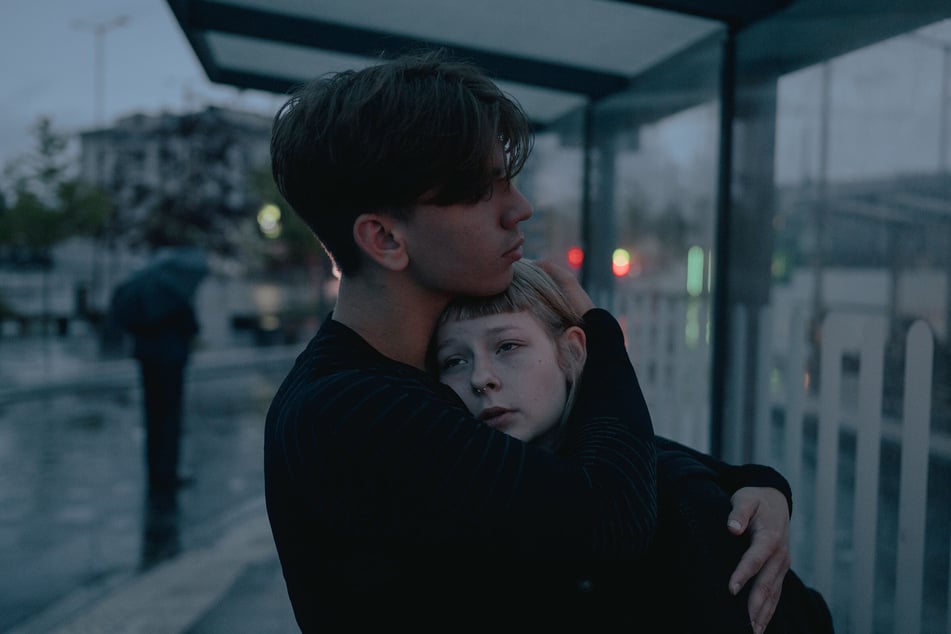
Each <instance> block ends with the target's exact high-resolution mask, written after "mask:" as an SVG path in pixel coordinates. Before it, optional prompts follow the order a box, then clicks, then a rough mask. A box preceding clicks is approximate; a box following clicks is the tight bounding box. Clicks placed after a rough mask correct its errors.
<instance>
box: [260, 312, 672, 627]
mask: <svg viewBox="0 0 951 634" xmlns="http://www.w3.org/2000/svg"><path fill="white" fill-rule="evenodd" d="M585 318H586V321H587V322H588V324H589V325H590V327H591V334H590V335H589V336H588V364H587V365H586V371H587V369H588V368H589V367H593V366H596V367H598V368H599V370H600V371H602V372H603V373H604V376H603V378H602V379H601V380H599V381H583V382H582V385H581V387H580V389H579V393H578V395H577V400H576V404H575V414H574V416H573V422H572V423H571V424H572V434H571V455H570V456H567V457H566V456H558V455H554V454H552V453H550V452H548V451H545V450H542V449H538V448H535V447H532V446H529V445H526V444H525V443H522V442H520V441H518V440H515V439H513V438H510V437H508V436H507V435H505V434H503V433H501V432H498V431H495V430H493V429H491V428H490V427H488V426H486V425H484V424H483V423H481V422H480V421H478V420H477V419H475V418H473V417H472V416H471V415H470V414H469V413H468V411H467V410H466V409H465V407H464V406H463V404H462V403H461V401H460V400H459V399H458V398H457V397H456V395H455V394H454V393H453V392H452V391H451V390H450V389H449V388H447V387H445V386H442V385H440V384H439V383H438V382H436V381H435V380H434V379H433V378H431V377H430V376H428V375H427V374H426V373H425V372H423V371H421V370H418V369H416V368H413V367H410V366H407V365H405V364H402V363H398V362H395V361H393V360H391V359H388V358H386V357H384V356H383V355H381V354H380V353H378V352H377V351H376V350H374V349H373V348H372V347H371V346H370V345H368V344H367V342H366V341H364V340H363V339H362V338H360V337H359V336H358V335H357V334H356V333H355V332H353V331H352V330H350V329H349V328H347V327H345V326H343V325H342V324H340V323H338V322H335V321H332V320H331V319H328V320H327V321H326V322H325V323H324V324H323V326H322V327H321V328H320V330H319V332H318V333H317V335H316V336H315V337H314V339H313V340H312V341H311V342H310V344H309V345H308V346H307V348H306V350H305V351H304V352H303V353H302V354H301V355H300V356H299V358H298V359H297V361H296V363H295V365H294V367H293V369H292V370H291V371H290V373H289V374H288V376H287V378H286V379H285V381H284V382H283V384H282V385H281V387H280V389H279V390H278V392H277V394H276V395H275V398H274V400H273V402H272V405H271V408H270V410H269V412H268V416H267V421H266V428H265V447H264V454H265V455H264V469H265V493H266V499H267V510H268V516H269V519H270V522H271V528H272V532H273V535H274V540H275V543H276V546H277V551H278V554H279V556H280V560H281V565H282V568H283V572H284V577H285V580H286V582H287V586H288V592H289V595H290V599H291V603H292V605H293V607H294V611H295V615H296V617H297V620H298V623H299V624H300V626H301V628H302V630H304V631H306V632H310V631H316V630H318V629H321V626H323V625H327V626H330V630H329V631H334V630H333V627H339V626H340V625H341V624H346V625H347V626H348V629H349V628H352V629H354V630H355V631H356V630H359V628H360V627H361V626H365V625H374V624H380V623H384V624H387V625H390V626H394V627H395V626H397V625H409V626H412V627H415V628H416V629H417V630H431V629H437V628H443V627H445V628H446V629H447V631H449V630H453V629H455V628H456V627H457V626H459V625H461V624H468V625H475V624H477V623H481V624H488V623H493V622H494V623H495V624H496V625H498V624H499V623H500V622H502V621H501V619H503V618H507V619H511V618H512V614H513V610H512V608H513V607H515V608H516V610H515V612H514V614H515V615H516V616H518V615H522V616H525V620H524V621H522V622H523V623H529V622H531V623H533V624H540V623H541V621H542V620H544V619H545V618H547V617H552V616H555V617H556V619H555V620H556V621H557V622H559V623H561V624H562V625H564V624H566V623H567V622H568V620H567V617H568V615H569V614H571V613H572V610H573V609H574V607H576V606H574V605H572V604H570V603H560V602H559V601H558V597H562V596H566V597H570V596H573V595H575V594H577V593H578V592H579V590H580V591H582V593H583V591H584V590H585V589H586V586H585V583H584V581H585V580H584V579H583V578H582V577H583V573H584V571H586V570H588V569H590V567H591V566H594V565H597V564H598V562H608V561H617V562H635V561H637V560H638V559H639V558H640V557H642V556H643V555H644V553H645V551H646V550H647V548H648V546H649V544H650V543H651V540H652V537H653V532H654V526H655V521H656V499H655V495H656V485H655V443H654V436H653V431H652V427H651V423H650V416H649V414H648V411H647V407H646V404H645V402H644V398H643V395H642V393H641V390H640V387H639V385H638V383H637V379H636V376H635V374H634V370H633V367H632V366H631V363H630V360H629V358H628V355H627V351H626V349H625V347H624V341H623V334H622V332H621V329H620V327H619V326H618V324H617V322H616V321H615V320H614V318H613V317H611V316H610V314H608V313H606V312H605V311H602V310H598V309H595V310H593V311H589V313H587V314H586V315H585ZM579 575H582V577H579ZM579 581H580V583H579ZM536 599H537V600H538V602H537V604H533V601H535V600H536ZM553 601H554V603H553ZM519 606H521V611H519V610H518V609H517V608H518V607H519ZM552 608H555V609H552ZM579 609H580V608H579ZM561 616H565V618H564V619H563V618H561ZM506 622H509V623H511V621H506Z"/></svg>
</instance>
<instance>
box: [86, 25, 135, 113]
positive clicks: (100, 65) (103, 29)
mask: <svg viewBox="0 0 951 634" xmlns="http://www.w3.org/2000/svg"><path fill="white" fill-rule="evenodd" d="M128 23H129V17H128V16H125V15H120V16H117V17H115V18H112V19H111V20H104V21H102V22H87V21H85V20H74V21H73V27H74V28H77V29H79V30H82V31H91V32H92V34H93V36H94V46H95V66H94V69H93V70H94V82H95V92H94V95H93V97H94V99H95V101H94V107H95V121H96V126H97V127H98V126H101V125H102V122H103V121H102V120H103V108H102V104H103V98H104V91H105V77H104V72H103V71H104V69H105V63H106V59H105V55H104V46H105V38H106V34H107V33H109V31H112V30H113V29H117V28H119V27H121V26H125V25H126V24H128Z"/></svg>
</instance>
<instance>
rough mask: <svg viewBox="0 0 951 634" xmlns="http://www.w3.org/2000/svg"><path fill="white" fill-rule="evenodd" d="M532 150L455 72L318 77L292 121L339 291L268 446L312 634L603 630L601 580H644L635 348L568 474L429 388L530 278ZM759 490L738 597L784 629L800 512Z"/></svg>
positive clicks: (497, 102) (461, 69)
mask: <svg viewBox="0 0 951 634" xmlns="http://www.w3.org/2000/svg"><path fill="white" fill-rule="evenodd" d="M531 142H532V135H531V129H530V124H529V122H528V120H527V118H526V117H525V114H524V113H523V112H522V110H521V109H520V108H519V107H518V105H517V104H516V103H515V102H514V101H512V100H511V99H510V98H508V97H507V96H505V95H504V94H503V93H501V92H500V91H499V89H498V88H497V87H496V86H495V85H494V83H493V82H491V81H490V80H489V79H488V78H487V77H486V76H485V75H484V74H483V73H482V72H480V71H479V70H478V69H476V68H474V67H472V66H470V65H467V64H463V63H456V62H453V61H451V60H447V59H444V58H441V57H440V56H439V55H438V54H424V55H420V56H408V57H404V58H400V59H397V60H394V61H389V62H384V63H381V64H378V65H376V66H372V67H369V68H367V69H364V70H362V71H359V72H352V71H347V72H343V73H339V74H336V75H332V76H328V77H325V78H321V79H318V80H316V81H314V82H311V83H309V84H307V85H305V86H303V87H302V88H301V89H300V90H299V91H298V92H296V93H295V94H294V95H293V96H292V97H291V99H290V100H289V101H288V102H287V104H285V106H284V107H283V108H282V109H281V110H280V111H279V112H278V114H277V116H276V117H275V123H274V132H273V137H272V144H271V151H272V167H273V174H274V178H275V181H276V183H277V185H278V187H279V188H280V190H281V192H282V194H283V195H284V197H285V198H286V200H287V201H288V202H289V203H290V204H291V206H292V207H293V208H294V210H295V211H296V212H297V213H298V214H299V215H300V216H301V217H302V218H303V219H304V221H305V222H307V224H308V225H309V226H310V227H311V228H312V229H313V230H314V232H315V234H316V235H317V237H318V238H319V239H320V241H321V243H322V245H323V246H324V248H325V249H326V250H327V252H328V253H329V254H330V256H331V257H332V258H333V260H334V262H335V264H336V266H337V268H338V269H339V271H340V274H341V278H340V287H339V292H338V299H337V303H336V306H335V309H334V311H333V313H332V315H331V316H330V318H328V319H327V320H326V321H325V322H324V324H323V326H322V327H321V329H320V331H319V332H318V333H317V335H316V336H315V337H314V339H313V340H312V341H311V342H310V344H309V345H308V347H307V349H306V350H305V351H304V352H303V353H302V354H301V355H300V357H299V358H298V360H297V362H296V363H295V365H294V368H293V369H292V370H291V371H290V373H289V374H288V376H287V378H286V379H285V381H284V383H283V384H282V386H281V387H280V389H279V390H278V393H277V394H276V395H275V398H274V401H273V403H272V405H271V408H270V410H269V412H268V417H267V423H266V430H265V461H264V467H265V485H266V497H267V508H268V516H269V519H270V522H271V528H272V532H273V535H274V539H275V544H276V546H277V550H278V554H279V556H280V560H281V565H282V567H283V571H284V577H285V580H286V582H287V587H288V592H289V595H290V598H291V603H292V605H293V607H294V611H295V616H296V618H297V621H298V623H299V624H300V626H301V629H302V630H304V631H306V632H309V631H316V630H318V629H321V628H322V627H323V626H340V625H347V626H348V628H352V629H354V631H358V630H359V629H360V627H361V626H372V625H379V624H389V625H409V626H414V627H417V628H418V629H434V628H436V627H439V628H440V629H450V630H451V629H455V628H456V627H457V626H461V625H467V626H473V625H486V626H488V625H494V626H496V627H497V626H498V625H499V624H500V623H502V622H503V620H502V619H505V620H504V622H505V623H506V624H512V623H513V621H514V622H515V623H518V624H521V625H528V624H532V625H534V626H539V625H542V624H543V623H540V621H544V620H545V618H547V617H551V619H552V624H558V625H561V626H564V625H566V624H576V625H578V626H583V625H584V626H593V627H595V628H597V627H598V625H599V624H598V622H597V619H598V615H599V613H598V611H597V607H598V606H597V599H596V597H595V598H594V599H592V598H591V596H590V595H591V594H594V595H596V594H597V593H596V592H594V593H588V592H587V591H588V590H590V589H591V584H590V583H589V581H590V576H591V575H590V573H591V572H592V571H595V570H598V569H600V568H602V567H603V566H611V565H614V564H618V563H625V564H628V563H630V562H632V561H637V560H638V559H639V558H641V557H642V556H643V555H644V553H645V552H646V550H647V546H648V545H649V543H650V541H651V539H652V537H653V531H654V526H655V521H656V489H655V476H654V468H655V448H654V438H653V431H652V427H651V424H650V416H649V413H648V412H647V408H646V405H645V403H644V399H643V395H642V394H641V392H640V388H639V386H638V384H637V379H636V376H635V375H634V371H633V368H632V367H631V364H630V361H629V359H628V357H627V354H626V352H625V351H624V348H623V342H620V343H617V342H615V343H614V345H611V346H606V347H605V350H606V353H605V354H604V355H603V358H601V359H599V360H598V362H599V363H600V364H601V367H602V368H604V369H605V376H606V377H608V378H607V379H606V380H605V381H601V382H599V383H598V384H596V385H587V386H585V387H584V388H583V389H582V390H580V391H579V394H578V395H577V403H578V407H579V409H580V411H583V412H584V413H585V415H584V416H583V417H579V418H580V420H579V421H578V423H577V429H576V438H577V442H576V443H575V445H574V449H575V452H574V454H573V455H571V456H557V455H554V454H552V453H551V452H548V451H544V450H542V449H538V448H535V447H532V446H530V445H527V444H525V443H523V442H520V441H518V440H516V439H513V438H510V437H509V436H507V435H505V434H503V433H501V432H499V431H497V430H494V429H492V428H491V427H490V426H488V425H485V424H484V423H483V422H481V421H479V420H478V419H476V418H474V417H473V416H472V415H471V414H470V413H469V412H468V411H467V410H466V408H465V407H464V405H463V404H462V403H461V402H460V401H459V399H458V398H457V397H456V396H455V394H454V393H453V392H452V391H451V390H449V389H448V388H446V387H445V386H441V385H440V384H439V383H438V382H436V380H435V379H434V378H432V377H431V376H429V375H428V374H427V373H426V371H425V361H426V350H427V344H428V341H429V338H430V335H431V333H432V332H433V329H434V326H435V323H436V320H437V318H438V316H439V314H440V312H441V311H442V310H443V308H444V307H445V306H446V305H447V304H448V302H449V301H450V300H451V299H452V298H453V297H455V296H457V295H477V296H479V295H492V294H495V293H498V292H500V291H502V290H503V289H505V288H506V287H507V285H508V284H509V282H510V280H511V278H512V265H513V263H514V262H515V261H517V260H518V259H520V258H521V256H522V242H523V236H522V233H521V231H520V229H519V223H521V222H522V221H524V220H526V219H528V218H529V217H530V216H531V214H532V208H531V205H530V204H529V203H528V201H527V200H526V199H525V198H524V197H523V196H522V194H521V193H520V192H519V191H518V189H517V187H516V186H515V184H514V183H513V178H514V177H515V175H516V174H517V173H518V172H519V170H520V169H521V167H522V165H523V164H524V162H525V160H526V158H527V156H528V154H529V152H530V150H531ZM575 284H576V283H575ZM574 293H575V294H576V296H580V297H582V298H584V299H583V301H584V302H587V304H588V305H589V306H588V307H593V304H591V303H590V299H589V298H587V296H586V295H585V294H584V292H583V291H582V290H581V289H580V286H579V287H577V288H576V289H574ZM618 395H621V396H620V397H619V396H618ZM608 396H610V398H608ZM748 491H751V493H750V494H749V495H748V496H747V497H745V498H743V499H744V500H746V501H745V502H738V503H737V504H736V508H735V509H734V513H733V515H732V516H731V517H732V518H734V519H737V520H738V521H739V522H740V525H741V530H746V529H747V528H749V529H750V530H751V532H752V536H753V546H752V547H751V548H750V550H749V551H748V553H747V557H746V559H745V560H744V563H741V565H740V568H739V569H738V570H737V573H736V580H737V581H738V582H739V583H740V584H745V582H746V581H747V580H749V579H750V578H752V577H753V576H754V575H757V577H756V588H759V590H758V591H757V590H756V589H755V588H754V592H753V595H754V596H757V597H759V598H757V599H755V600H752V599H751V611H752V610H755V613H756V614H760V613H761V612H762V611H763V610H765V611H766V612H767V613H769V614H771V613H772V609H773V608H774V607H775V603H774V601H773V598H772V597H773V596H774V595H775V594H776V593H778V590H779V587H780V585H779V584H781V581H782V575H784V574H785V572H786V570H787V569H788V538H787V537H786V531H787V529H788V513H787V511H786V509H785V504H783V507H784V508H782V509H781V510H779V511H775V509H774V512H767V509H766V507H767V506H769V505H768V504H766V500H767V499H769V498H768V496H769V494H767V493H764V494H763V495H762V496H759V495H758V492H760V491H762V490H761V489H752V490H748ZM769 491H770V493H772V494H775V495H779V498H780V499H783V498H782V495H781V494H779V493H778V492H776V491H773V490H769ZM737 499H739V498H737ZM771 499H773V501H774V502H775V498H771ZM773 506H775V504H774V505H773ZM764 562H765V565H764ZM757 573H759V574H757ZM554 597H559V598H562V599H563V600H562V601H558V602H557V603H556V605H557V607H558V609H557V610H556V611H552V610H551V606H552V599H553V598H554ZM771 606H772V607H771ZM542 608H544V609H542ZM751 613H752V612H751Z"/></svg>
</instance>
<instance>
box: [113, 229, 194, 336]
mask: <svg viewBox="0 0 951 634" xmlns="http://www.w3.org/2000/svg"><path fill="white" fill-rule="evenodd" d="M207 274H208V259H207V256H206V255H205V252H204V251H203V250H202V249H198V248H195V247H168V248H163V249H160V250H159V251H158V252H157V253H156V255H155V258H154V259H153V260H152V262H150V263H149V264H148V265H147V266H145V267H144V268H142V269H140V270H139V271H137V272H136V273H134V274H133V275H132V276H131V277H129V278H128V279H127V280H126V281H125V282H123V283H122V284H120V285H119V286H117V287H116V290H115V292H114V293H113V296H112V306H111V310H112V314H113V317H114V318H115V320H116V322H117V323H119V324H120V325H121V326H122V327H124V328H125V329H126V330H129V331H130V332H133V333H134V332H137V331H142V330H148V329H149V328H150V327H152V326H155V325H157V324H160V323H161V322H162V321H164V320H165V319H167V318H169V317H170V316H172V315H174V314H177V313H179V312H181V311H182V310H183V309H185V308H190V307H191V305H192V303H193V302H194V300H195V291H196V290H197V289H198V286H199V284H201V282H202V280H203V279H204V278H205V276H206V275H207Z"/></svg>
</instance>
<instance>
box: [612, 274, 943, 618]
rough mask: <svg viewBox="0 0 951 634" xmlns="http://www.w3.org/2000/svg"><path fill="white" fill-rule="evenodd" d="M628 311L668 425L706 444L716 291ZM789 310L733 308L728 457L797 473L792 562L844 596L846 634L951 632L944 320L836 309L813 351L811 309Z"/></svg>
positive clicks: (639, 360) (661, 421)
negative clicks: (938, 409)
mask: <svg viewBox="0 0 951 634" xmlns="http://www.w3.org/2000/svg"><path fill="white" fill-rule="evenodd" d="M614 311H615V314H616V315H618V317H619V319H620V321H621V322H622V325H623V326H624V328H625V332H626V334H627V340H628V349H629V351H630V354H631V358H632V360H633V362H634V364H635V367H636V368H637V370H638V376H639V378H640V380H641V384H642V387H643V389H644V392H645V396H646V398H647V401H648V405H649V406H650V408H651V414H652V417H653V419H654V426H655V430H656V431H657V433H659V434H661V435H665V436H668V437H671V438H675V439H677V440H680V441H681V442H684V443H686V444H688V445H691V446H694V447H697V448H699V449H701V450H707V445H708V436H709V429H708V427H707V421H708V419H709V417H708V403H709V393H708V392H709V390H708V387H707V386H708V384H709V377H708V375H709V349H708V343H709V340H708V337H707V330H706V329H707V313H708V306H707V305H706V301H705V298H684V297H678V296H674V295H669V294H668V295H665V294H661V293H657V292H650V291H645V292H638V293H637V294H629V295H627V296H624V297H618V298H616V300H615V302H614ZM784 311H785V309H784ZM785 312H786V313H787V314H782V315H777V314H774V313H773V310H772V309H770V308H765V309H762V310H759V311H757V313H756V314H755V315H752V316H751V315H750V314H747V312H746V311H744V310H743V309H738V310H736V311H735V312H734V313H733V314H732V315H731V355H732V359H733V361H732V363H731V366H730V372H731V374H732V376H731V379H730V380H729V381H728V382H727V384H728V386H729V390H730V393H729V394H728V395H727V403H728V404H727V408H726V409H727V412H726V418H727V420H726V421H725V424H726V426H727V429H728V430H734V431H735V432H736V433H730V434H728V436H729V438H728V446H726V447H725V448H724V449H725V455H727V456H743V455H746V457H750V458H751V459H752V460H753V461H755V462H759V463H762V464H769V465H771V466H773V467H775V468H777V469H778V470H779V471H780V472H782V473H783V475H785V476H786V478H787V479H788V480H789V482H790V484H791V485H792V488H793V493H794V514H793V524H792V529H793V537H794V538H793V559H794V562H793V565H794V567H795V568H796V570H797V572H799V573H800V574H801V575H802V576H803V578H804V579H805V580H806V581H807V583H809V584H810V585H812V586H813V587H815V588H816V589H818V590H820V591H821V592H822V593H823V595H824V596H825V597H826V598H827V599H828V600H829V603H830V606H831V607H832V610H833V614H834V617H835V620H836V627H837V631H839V632H854V633H856V634H867V633H872V632H876V633H877V632H895V633H896V634H898V633H900V634H920V633H923V632H925V633H940V632H951V608H949V606H951V583H949V581H948V578H949V576H951V555H949V552H951V537H949V536H951V528H949V522H951V519H949V515H951V486H949V485H951V475H949V474H951V434H949V433H948V431H949V430H948V429H938V428H936V429H932V418H933V416H932V414H933V412H932V401H933V398H932V397H933V391H934V376H933V374H934V373H933V359H934V346H935V343H934V337H933V335H932V332H931V330H930V328H929V327H928V325H927V324H926V323H925V322H923V321H915V322H913V323H912V324H911V325H910V327H908V328H907V329H906V330H904V331H901V332H900V333H899V335H898V337H897V339H898V340H897V341H896V335H895V331H894V329H890V328H889V321H888V319H886V317H885V316H884V315H882V314H879V313H875V312H873V311H866V312H854V311H852V312H850V311H847V310H843V311H832V312H830V313H828V314H827V315H826V316H825V318H824V319H823V320H822V322H821V328H820V330H819V337H820V341H821V343H820V344H819V345H818V346H817V348H816V349H817V350H818V354H815V353H813V357H810V350H809V346H808V343H807V341H808V340H807V328H808V319H807V314H806V311H805V310H803V309H802V308H801V307H799V308H793V309H790V310H788V311H785ZM748 324H754V327H753V328H749V327H748ZM749 331H752V332H753V333H754V335H753V336H749V335H748V332H749ZM698 335H699V336H698ZM750 346H755V348H752V349H750ZM896 349H897V350H900V351H901V352H902V353H901V355H900V360H901V362H900V363H896V355H895V354H894V353H889V350H892V351H893V350H896ZM751 351H752V352H753V354H750V352H751ZM749 359H752V361H749ZM749 363H755V371H754V372H749V373H748V372H747V367H746V366H747V365H748V364H749ZM816 375H818V376H816ZM750 376H752V377H754V378H753V379H752V380H751V379H750V378H749V377H750ZM886 384H887V385H886ZM896 389H897V392H898V394H899V396H898V397H897V399H896V396H895V392H896ZM886 398H887V399H888V400H889V406H887V407H886V406H884V405H885V402H884V401H885V399H886ZM748 399H753V400H752V401H750V400H748ZM750 411H751V412H753V415H752V420H753V423H752V425H749V424H746V425H744V423H743V421H742V420H740V419H741V418H742V417H743V415H744V414H743V412H750ZM943 415H945V416H947V412H944V414H943ZM744 434H750V435H751V436H752V438H745V439H744V437H743V436H744ZM744 440H745V441H746V442H747V443H748V444H747V446H751V447H752V456H749V455H748V453H747V454H744V453H743V446H744V445H743V443H744ZM730 443H735V444H734V445H733V446H729V444H730ZM929 479H930V480H931V488H930V489H929ZM942 586H943V587H942Z"/></svg>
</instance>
